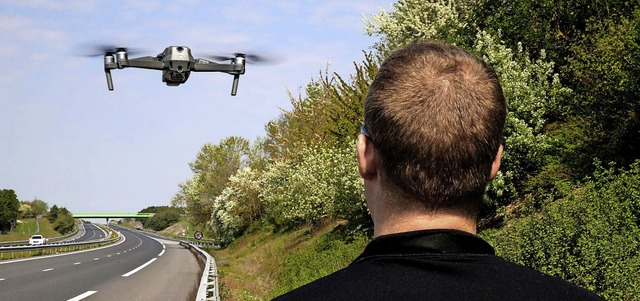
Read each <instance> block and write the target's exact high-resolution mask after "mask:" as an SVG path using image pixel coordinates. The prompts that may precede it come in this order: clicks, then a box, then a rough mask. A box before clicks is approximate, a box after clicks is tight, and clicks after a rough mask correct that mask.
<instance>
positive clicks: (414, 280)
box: [276, 230, 602, 301]
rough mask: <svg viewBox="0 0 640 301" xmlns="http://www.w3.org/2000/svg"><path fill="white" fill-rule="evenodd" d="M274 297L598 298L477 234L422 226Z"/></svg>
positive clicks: (388, 237) (378, 242) (387, 238)
mask: <svg viewBox="0 0 640 301" xmlns="http://www.w3.org/2000/svg"><path fill="white" fill-rule="evenodd" d="M276 300H279V301H281V300H602V299H601V298H600V297H598V296H596V295H594V294H592V293H590V292H588V291H587V290H584V289H582V288H580V287H578V286H576V285H573V284H571V283H568V282H566V281H564V280H561V279H559V278H555V277H551V276H548V275H545V274H542V273H540V272H538V271H536V270H533V269H530V268H527V267H524V266H520V265H517V264H513V263H510V262H507V261H505V260H503V259H502V258H500V257H498V256H495V252H494V249H493V248H492V247H491V246H490V245H489V244H488V243H487V242H485V241H484V240H482V239H481V238H479V237H478V236H475V235H472V234H469V233H467V232H462V231H457V230H424V231H415V232H405V233H398V234H391V235H384V236H380V237H377V238H375V239H374V240H372V241H371V242H370V243H369V244H368V245H367V247H366V248H365V250H364V252H363V253H362V254H361V255H360V256H359V257H358V258H357V259H356V260H355V261H354V262H353V263H351V265H349V266H348V267H346V268H344V269H342V270H339V271H337V272H335V273H333V274H331V275H329V276H326V277H324V278H320V279H318V280H316V281H314V282H312V283H309V284H307V285H305V286H302V287H301V288H298V289H296V290H293V291H291V292H289V293H287V294H284V295H282V296H280V297H278V298H276Z"/></svg>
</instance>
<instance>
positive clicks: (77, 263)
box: [73, 262, 82, 265]
mask: <svg viewBox="0 0 640 301" xmlns="http://www.w3.org/2000/svg"><path fill="white" fill-rule="evenodd" d="M81 263H82V262H76V263H74V264H73V265H79V264H81Z"/></svg>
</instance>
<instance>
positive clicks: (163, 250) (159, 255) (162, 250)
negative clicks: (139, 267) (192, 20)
mask: <svg viewBox="0 0 640 301" xmlns="http://www.w3.org/2000/svg"><path fill="white" fill-rule="evenodd" d="M162 254H164V249H162V252H160V254H158V257H160V256H162Z"/></svg>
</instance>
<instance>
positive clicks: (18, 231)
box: [0, 218, 60, 241]
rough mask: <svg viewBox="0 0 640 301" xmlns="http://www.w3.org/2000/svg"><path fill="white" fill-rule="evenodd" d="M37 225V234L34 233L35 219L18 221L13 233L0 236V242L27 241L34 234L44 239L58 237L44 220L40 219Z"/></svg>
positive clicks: (47, 221) (58, 234) (35, 227)
mask: <svg viewBox="0 0 640 301" xmlns="http://www.w3.org/2000/svg"><path fill="white" fill-rule="evenodd" d="M38 223H39V224H40V232H39V233H37V231H36V230H37V229H38V227H37V226H36V219H35V218H26V219H19V220H18V223H17V226H16V228H15V229H14V230H13V232H11V233H10V234H2V235H0V241H17V240H27V239H29V237H31V235H34V234H42V235H43V236H44V237H46V238H51V237H56V236H60V233H58V232H56V231H55V230H53V225H51V223H50V222H49V220H47V219H46V218H40V219H39V220H38Z"/></svg>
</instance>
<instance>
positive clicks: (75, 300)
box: [67, 291, 98, 301]
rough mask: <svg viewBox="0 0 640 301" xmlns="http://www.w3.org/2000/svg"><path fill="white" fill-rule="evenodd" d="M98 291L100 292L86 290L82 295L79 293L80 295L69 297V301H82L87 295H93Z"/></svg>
mask: <svg viewBox="0 0 640 301" xmlns="http://www.w3.org/2000/svg"><path fill="white" fill-rule="evenodd" d="M97 292H98V291H87V292H85V293H84V294H81V295H78V296H76V297H73V298H71V299H69V300H67V301H80V300H82V299H84V298H86V297H89V296H91V295H93V294H95V293H97Z"/></svg>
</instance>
